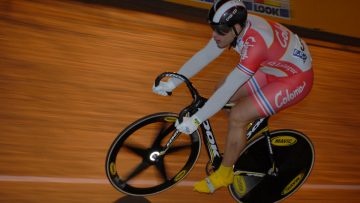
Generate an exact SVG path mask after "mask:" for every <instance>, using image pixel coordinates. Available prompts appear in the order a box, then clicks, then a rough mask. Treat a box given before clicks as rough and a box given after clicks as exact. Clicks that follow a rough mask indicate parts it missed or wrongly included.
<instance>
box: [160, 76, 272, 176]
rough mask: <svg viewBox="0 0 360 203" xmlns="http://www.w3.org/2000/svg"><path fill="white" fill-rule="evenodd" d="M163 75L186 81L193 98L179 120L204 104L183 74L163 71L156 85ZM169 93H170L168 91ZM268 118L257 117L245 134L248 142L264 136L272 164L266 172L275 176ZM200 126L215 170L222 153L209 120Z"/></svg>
mask: <svg viewBox="0 0 360 203" xmlns="http://www.w3.org/2000/svg"><path fill="white" fill-rule="evenodd" d="M164 77H174V78H177V79H180V80H183V81H184V82H185V83H186V85H187V87H188V89H189V91H190V93H191V96H192V98H193V102H192V103H191V104H190V105H189V106H187V107H186V108H185V109H184V110H182V111H181V112H180V113H179V122H182V118H183V117H184V116H185V115H187V114H189V113H190V114H191V115H192V114H194V113H195V112H196V111H197V109H198V108H200V107H202V106H203V105H204V104H205V102H206V101H207V99H206V98H203V97H201V96H200V95H199V93H198V92H197V90H196V89H195V88H194V87H193V85H192V83H191V82H190V81H189V80H188V79H187V78H186V77H185V76H183V75H181V74H178V73H172V72H165V73H163V74H161V75H159V76H158V78H156V80H155V85H156V86H157V85H158V84H159V83H160V80H161V79H162V78H164ZM169 94H171V93H169ZM268 120H269V117H265V118H260V119H257V120H256V121H255V122H253V123H252V124H251V125H250V127H249V128H248V131H247V135H246V136H247V140H248V143H249V142H251V141H252V140H254V139H255V138H257V137H259V136H261V135H264V136H265V138H266V140H267V146H268V152H269V159H270V161H271V165H272V167H271V168H270V170H269V172H268V173H269V175H273V176H276V175H277V169H276V164H275V160H274V152H273V149H272V146H271V139H270V133H269V128H268ZM200 128H201V132H202V137H203V142H204V144H205V146H206V150H207V153H208V156H209V161H210V163H211V166H212V168H213V170H216V169H218V168H219V167H220V164H221V161H222V155H221V153H220V151H219V147H218V145H217V143H216V139H215V135H214V133H213V130H212V128H211V125H210V121H209V120H206V121H204V122H203V123H202V124H201V125H200ZM179 134H180V133H179V132H177V131H176V132H175V133H174V135H173V136H171V138H170V140H169V141H168V143H167V144H166V149H165V150H164V151H162V152H160V155H162V154H164V153H165V152H166V151H167V149H168V148H169V146H170V145H171V144H172V142H173V141H174V140H175V139H176V137H177V136H178V135H179Z"/></svg>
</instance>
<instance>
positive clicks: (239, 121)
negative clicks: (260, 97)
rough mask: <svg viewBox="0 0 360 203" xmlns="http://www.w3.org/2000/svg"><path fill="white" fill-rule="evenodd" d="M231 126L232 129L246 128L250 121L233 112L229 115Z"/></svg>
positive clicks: (242, 115)
mask: <svg viewBox="0 0 360 203" xmlns="http://www.w3.org/2000/svg"><path fill="white" fill-rule="evenodd" d="M228 117H229V126H230V127H245V126H247V124H248V123H249V121H248V120H249V119H247V118H246V116H245V115H244V114H242V113H238V112H236V111H233V110H231V111H230V113H229V116H228Z"/></svg>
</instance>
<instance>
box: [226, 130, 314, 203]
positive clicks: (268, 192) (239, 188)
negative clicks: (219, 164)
mask: <svg viewBox="0 0 360 203" xmlns="http://www.w3.org/2000/svg"><path fill="white" fill-rule="evenodd" d="M270 138H271V142H272V147H273V151H274V159H275V163H276V165H277V167H278V175H277V176H271V175H268V172H269V169H270V168H271V162H270V159H269V153H268V147H267V144H268V142H267V141H266V139H265V136H261V137H259V138H257V139H256V140H254V141H253V142H251V143H250V144H249V145H248V146H247V147H246V148H245V150H244V151H243V153H242V154H241V155H240V157H239V159H238V161H237V162H236V164H235V166H234V171H235V174H237V175H235V178H234V182H233V184H231V185H230V186H229V187H228V188H229V190H230V193H231V195H232V196H233V197H234V199H235V200H236V201H238V202H246V203H248V202H249V203H253V202H256V203H259V202H279V201H281V200H284V199H285V198H287V197H289V196H290V195H292V194H293V193H294V192H296V191H297V190H298V189H299V188H300V187H301V185H302V184H304V182H305V181H306V179H307V178H308V177H309V175H310V173H311V170H312V168H313V165H314V157H315V152H314V147H313V144H312V143H311V141H310V140H309V138H307V137H306V135H304V134H302V133H301V132H297V131H294V130H277V131H273V132H270Z"/></svg>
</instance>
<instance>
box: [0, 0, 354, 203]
mask: <svg viewBox="0 0 360 203" xmlns="http://www.w3.org/2000/svg"><path fill="white" fill-rule="evenodd" d="M0 11H1V12H0V94H1V96H0V104H1V105H0V112H1V113H0V123H1V124H0V130H1V137H0V202H7V203H9V202H54V203H55V202H99V203H100V202H156V203H158V202H160V203H161V202H194V203H196V202H208V203H211V202H220V201H222V202H232V201H233V200H232V198H231V197H230V195H229V193H228V191H227V190H226V189H224V190H220V191H218V192H217V193H215V194H214V195H203V194H198V193H194V192H192V187H191V185H190V183H193V182H195V181H197V180H200V179H202V178H203V177H205V173H204V166H205V163H206V161H207V159H206V153H205V150H204V149H203V150H202V153H201V157H200V159H199V162H198V163H197V165H196V167H194V170H193V171H192V172H191V174H190V175H189V176H188V177H187V178H186V180H185V181H186V183H189V184H182V185H179V186H176V187H174V188H172V189H170V190H168V191H166V192H164V193H161V194H158V195H155V196H150V197H147V198H146V199H136V200H131V199H130V200H129V199H127V197H126V196H125V195H124V194H121V193H119V192H117V191H116V190H115V189H113V188H112V186H111V185H110V184H109V183H108V182H107V180H106V175H105V172H104V162H105V156H106V153H107V150H108V147H109V146H110V144H111V143H112V141H113V139H114V138H115V137H116V135H117V134H118V133H119V132H120V131H121V130H122V129H123V128H125V127H126V126H127V125H128V124H129V123H130V122H133V121H134V120H136V119H138V118H140V117H142V116H145V115H147V114H150V113H155V112H160V111H173V112H177V111H179V110H180V109H181V108H182V107H183V106H184V105H185V104H187V103H188V102H190V98H189V95H188V94H187V92H186V91H185V88H184V87H180V88H179V89H178V90H177V91H176V92H174V95H173V96H172V97H166V98H165V97H160V96H156V95H155V94H153V93H152V91H151V87H152V84H153V80H154V78H155V77H156V76H157V75H158V74H159V73H161V72H164V71H176V70H177V69H178V68H179V67H180V66H181V65H182V64H183V63H184V62H185V61H186V60H187V59H188V58H189V57H191V56H192V55H193V54H194V53H195V52H196V51H197V50H199V49H200V48H201V47H202V46H204V45H205V43H206V42H207V40H208V39H209V38H210V36H211V31H210V28H208V27H207V26H206V25H203V24H197V23H191V22H184V21H182V20H178V19H174V18H169V17H163V16H159V15H154V14H149V13H142V12H137V11H131V10H126V9H120V8H111V7H101V6H95V5H91V4H82V3H76V2H73V1H45V0H37V1H24V0H17V1H2V2H0ZM310 49H311V53H312V55H313V64H314V71H315V83H314V87H313V90H312V92H311V94H310V95H309V96H308V97H307V98H306V99H305V100H304V101H303V102H301V103H300V104H298V105H297V106H294V107H292V108H290V109H287V110H285V111H284V112H282V113H280V114H278V115H276V116H274V117H273V118H272V119H271V127H272V128H273V129H278V128H293V129H297V130H300V131H303V132H304V133H306V134H307V135H308V136H309V137H310V138H311V139H312V141H313V142H314V144H315V147H316V163H315V167H314V170H313V173H312V175H311V177H310V178H309V180H308V181H307V182H306V184H305V185H304V187H303V188H302V189H301V190H300V191H298V192H297V193H296V194H295V195H294V196H292V197H291V198H289V199H288V200H286V201H285V202H359V201H360V196H359V195H358V193H359V191H360V175H359V171H360V164H359V163H360V157H359V154H360V150H359V149H360V148H359V146H358V145H359V144H360V137H359V135H358V127H359V124H360V118H359V112H360V105H359V102H360V86H359V84H360V82H359V80H360V69H359V66H360V55H359V53H353V52H349V51H341V50H335V49H329V48H325V47H321V46H316V45H311V46H310ZM237 60H238V57H237V56H236V54H235V53H233V52H232V51H228V52H226V53H225V54H224V55H223V56H221V57H220V58H219V59H218V60H217V61H215V62H214V63H212V64H211V65H210V66H209V67H208V68H207V69H205V70H204V71H202V72H201V73H200V74H199V75H197V76H196V77H194V79H193V83H194V84H195V85H196V86H197V87H198V88H199V90H200V92H202V93H203V95H205V96H210V95H211V93H212V91H213V87H214V86H215V85H216V84H217V81H218V80H219V79H220V78H222V77H224V76H226V74H227V73H228V72H229V71H231V69H232V67H234V65H235V64H236V62H237ZM212 120H213V127H214V128H215V133H216V134H217V139H218V141H219V144H220V146H221V147H223V144H224V142H223V139H222V137H223V136H224V135H225V134H226V128H224V127H223V126H224V123H226V120H225V117H224V115H222V114H221V113H219V114H218V115H216V116H215V117H214V118H213V119H212Z"/></svg>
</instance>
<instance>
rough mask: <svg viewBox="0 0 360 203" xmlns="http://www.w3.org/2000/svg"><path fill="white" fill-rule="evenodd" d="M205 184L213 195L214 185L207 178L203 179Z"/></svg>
mask: <svg viewBox="0 0 360 203" xmlns="http://www.w3.org/2000/svg"><path fill="white" fill-rule="evenodd" d="M205 181H206V184H207V186H208V188H209V190H210V192H211V193H213V192H214V191H215V187H214V185H213V184H212V183H211V181H210V179H209V178H205Z"/></svg>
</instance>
